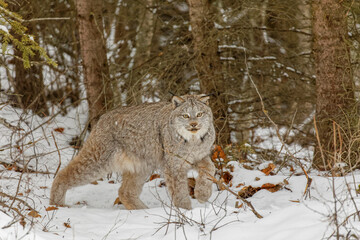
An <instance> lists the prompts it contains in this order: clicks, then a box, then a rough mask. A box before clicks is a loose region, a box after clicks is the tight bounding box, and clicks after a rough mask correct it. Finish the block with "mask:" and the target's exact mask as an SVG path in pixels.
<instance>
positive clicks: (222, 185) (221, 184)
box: [206, 172, 263, 219]
mask: <svg viewBox="0 0 360 240" xmlns="http://www.w3.org/2000/svg"><path fill="white" fill-rule="evenodd" d="M206 175H208V176H209V178H210V180H211V181H213V182H214V183H216V184H218V185H220V187H223V188H225V189H226V191H228V192H229V193H231V194H232V195H234V196H236V198H237V199H240V200H241V201H242V202H244V203H245V204H246V205H247V206H248V207H249V208H250V210H251V211H252V212H253V213H254V214H255V216H256V217H257V218H260V219H261V218H263V216H261V215H260V214H259V213H258V212H257V211H256V210H255V208H254V206H253V205H252V204H251V202H249V201H248V200H246V199H245V198H243V197H241V196H239V195H238V194H236V193H235V192H234V191H233V190H231V189H230V188H229V187H228V186H226V185H225V184H224V183H222V182H221V181H219V180H217V179H216V178H215V177H214V176H212V175H211V174H208V173H207V172H206Z"/></svg>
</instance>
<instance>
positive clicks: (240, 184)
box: [236, 183, 244, 188]
mask: <svg viewBox="0 0 360 240" xmlns="http://www.w3.org/2000/svg"><path fill="white" fill-rule="evenodd" d="M241 186H244V184H243V183H239V184H238V185H236V188H239V187H241Z"/></svg>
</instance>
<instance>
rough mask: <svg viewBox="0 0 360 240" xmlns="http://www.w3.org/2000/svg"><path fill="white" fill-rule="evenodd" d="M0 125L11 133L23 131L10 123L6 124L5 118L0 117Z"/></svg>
mask: <svg viewBox="0 0 360 240" xmlns="http://www.w3.org/2000/svg"><path fill="white" fill-rule="evenodd" d="M0 124H2V125H4V126H5V127H7V128H9V129H11V130H13V131H24V129H22V128H19V127H16V126H13V125H11V124H10V123H8V122H7V121H6V119H5V118H2V117H0Z"/></svg>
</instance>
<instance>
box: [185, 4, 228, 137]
mask: <svg viewBox="0 0 360 240" xmlns="http://www.w3.org/2000/svg"><path fill="white" fill-rule="evenodd" d="M188 3H189V14H190V24H191V32H192V35H193V42H194V50H195V54H196V60H195V67H196V71H197V73H198V77H199V79H200V88H201V91H202V92H204V93H214V94H215V97H214V98H213V99H212V100H211V101H210V106H211V108H212V110H213V113H214V120H215V128H216V132H217V143H218V144H228V143H230V127H229V122H228V116H227V108H228V106H227V102H228V101H227V96H226V94H225V86H224V83H223V75H222V73H221V70H222V69H221V63H220V58H219V55H218V46H217V38H216V36H215V35H214V32H215V31H214V30H215V29H214V23H213V22H212V21H211V20H210V19H211V13H210V5H209V1H208V0H188Z"/></svg>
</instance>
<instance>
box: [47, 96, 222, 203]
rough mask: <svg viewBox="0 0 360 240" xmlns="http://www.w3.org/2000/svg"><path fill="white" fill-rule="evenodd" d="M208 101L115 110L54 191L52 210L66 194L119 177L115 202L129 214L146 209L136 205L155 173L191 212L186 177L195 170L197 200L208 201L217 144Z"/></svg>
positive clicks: (176, 200)
mask: <svg viewBox="0 0 360 240" xmlns="http://www.w3.org/2000/svg"><path fill="white" fill-rule="evenodd" d="M208 99H209V97H207V96H206V95H185V96H181V97H177V96H174V97H173V98H172V101H171V102H158V103H148V104H142V105H138V106H132V107H123V108H118V109H115V110H113V111H110V112H108V113H106V114H104V115H103V116H102V117H101V118H100V120H99V122H98V123H97V124H96V126H95V127H94V128H93V130H92V131H91V133H90V136H89V137H88V139H87V141H86V142H85V144H84V146H83V147H82V149H81V150H80V152H79V154H78V155H77V156H76V157H75V158H74V159H73V160H72V161H71V162H70V163H69V164H68V166H66V167H65V168H64V169H63V170H61V171H60V172H59V173H58V174H57V176H56V178H55V180H54V182H53V185H52V188H51V196H50V204H54V205H55V204H56V205H64V204H65V195H66V191H67V190H68V189H70V188H72V187H75V186H80V185H84V184H88V183H90V182H92V181H95V180H97V179H99V178H101V177H103V176H105V175H106V174H108V173H111V172H119V173H121V175H122V185H121V187H120V189H119V199H120V201H121V202H122V203H123V204H124V205H125V207H126V208H127V209H142V208H147V207H146V205H145V204H144V203H143V202H142V201H141V200H140V199H139V195H140V193H141V191H142V187H143V185H144V183H145V181H146V180H147V179H148V177H149V176H150V175H151V173H152V172H153V171H154V170H157V169H160V170H161V171H162V173H163V174H164V177H165V181H166V185H167V188H168V191H169V194H170V196H171V197H172V202H173V204H174V205H175V206H176V207H180V208H185V209H191V201H190V197H189V192H188V183H187V172H188V171H189V170H190V169H196V170H198V172H199V175H198V177H197V179H196V186H195V197H196V199H197V200H198V201H199V202H206V201H207V200H208V199H209V197H210V196H211V192H212V187H211V185H212V181H211V180H210V179H209V175H211V176H213V175H214V173H215V167H214V164H213V163H212V161H211V159H210V152H211V148H212V145H213V143H214V140H215V130H214V125H213V115H212V112H211V109H210V108H209V106H208Z"/></svg>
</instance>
